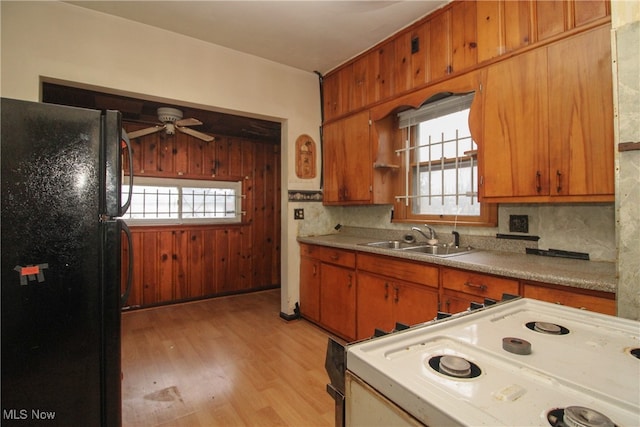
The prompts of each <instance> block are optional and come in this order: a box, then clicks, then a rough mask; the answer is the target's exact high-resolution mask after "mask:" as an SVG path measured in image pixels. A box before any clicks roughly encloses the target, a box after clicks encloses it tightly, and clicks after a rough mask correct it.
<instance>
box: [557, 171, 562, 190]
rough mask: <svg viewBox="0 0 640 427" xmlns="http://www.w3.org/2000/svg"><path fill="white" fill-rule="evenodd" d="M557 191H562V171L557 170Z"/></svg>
mask: <svg viewBox="0 0 640 427" xmlns="http://www.w3.org/2000/svg"><path fill="white" fill-rule="evenodd" d="M556 191H557V192H558V193H559V192H561V191H562V172H560V171H559V170H558V171H556Z"/></svg>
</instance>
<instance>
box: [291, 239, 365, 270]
mask: <svg viewBox="0 0 640 427" xmlns="http://www.w3.org/2000/svg"><path fill="white" fill-rule="evenodd" d="M300 255H301V256H308V257H311V258H315V259H318V260H320V261H322V262H326V263H329V264H335V265H341V266H343V267H350V268H355V266H356V254H355V252H351V251H345V250H342V249H336V248H330V247H328V246H316V245H306V244H304V243H301V244H300Z"/></svg>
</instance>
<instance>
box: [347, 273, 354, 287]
mask: <svg viewBox="0 0 640 427" xmlns="http://www.w3.org/2000/svg"><path fill="white" fill-rule="evenodd" d="M352 285H353V276H352V275H351V273H349V282H348V283H347V287H348V288H351V286H352Z"/></svg>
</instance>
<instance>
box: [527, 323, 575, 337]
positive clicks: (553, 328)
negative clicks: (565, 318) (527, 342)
mask: <svg viewBox="0 0 640 427" xmlns="http://www.w3.org/2000/svg"><path fill="white" fill-rule="evenodd" d="M526 326H527V328H529V329H531V330H532V331H535V332H539V333H541V334H547V335H566V334H568V333H569V330H568V329H567V328H565V327H564V326H560V325H556V324H555V323H551V322H529V323H527V324H526Z"/></svg>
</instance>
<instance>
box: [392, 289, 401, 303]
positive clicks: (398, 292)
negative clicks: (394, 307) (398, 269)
mask: <svg viewBox="0 0 640 427" xmlns="http://www.w3.org/2000/svg"><path fill="white" fill-rule="evenodd" d="M393 289H394V290H395V291H396V296H395V298H393V300H394V301H395V302H398V301H399V300H400V289H399V288H398V287H397V286H394V287H393Z"/></svg>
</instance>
